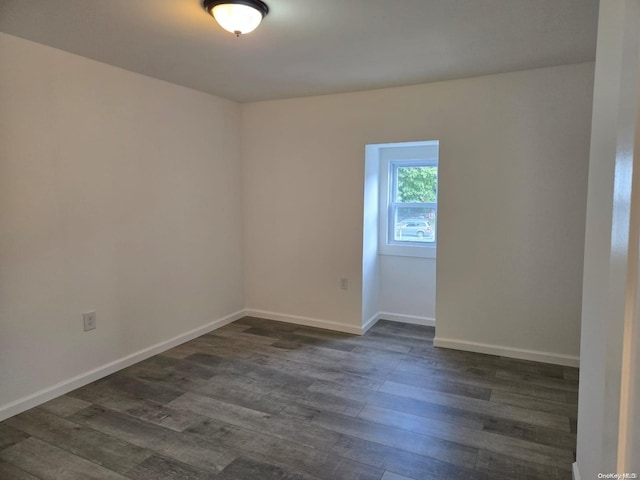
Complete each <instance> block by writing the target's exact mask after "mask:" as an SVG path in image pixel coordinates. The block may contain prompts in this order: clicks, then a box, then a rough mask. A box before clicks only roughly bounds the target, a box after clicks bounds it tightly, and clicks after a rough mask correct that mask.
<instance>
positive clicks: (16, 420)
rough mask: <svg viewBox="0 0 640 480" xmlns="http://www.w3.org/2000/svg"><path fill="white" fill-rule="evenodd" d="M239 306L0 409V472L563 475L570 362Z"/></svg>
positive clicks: (410, 331) (408, 328)
mask: <svg viewBox="0 0 640 480" xmlns="http://www.w3.org/2000/svg"><path fill="white" fill-rule="evenodd" d="M433 335H434V329H433V328H430V327H419V326H414V325H407V324H401V323H392V322H387V321H380V322H379V323H378V324H377V325H376V326H375V327H373V328H372V329H371V330H370V331H369V332H368V333H367V334H366V335H364V336H362V337H357V336H352V335H347V334H341V333H336V332H330V331H326V330H318V329H314V328H308V327H301V326H297V325H291V324H285V323H279V322H273V321H268V320H262V319H257V318H250V317H246V318H243V319H241V320H238V321H237V322H235V323H233V324H230V325H227V326H226V327H223V328H222V329H219V330H216V331H214V332H212V333H210V334H207V335H204V336H202V337H200V338H197V339H195V340H193V341H191V342H188V343H185V344H183V345H180V346H179V347H177V348H174V349H172V350H169V351H167V352H165V353H163V354H161V355H157V356H155V357H152V358H150V359H148V360H145V361H143V362H141V363H139V364H136V365H134V366H132V367H130V368H127V369H125V370H123V371H120V372H118V373H116V374H114V375H111V376H109V377H107V378H104V379H102V380H99V381H97V382H94V383H91V384H89V385H87V386H85V387H83V388H80V389H78V390H75V391H73V392H71V393H70V394H68V395H64V396H62V397H60V398H57V399H55V400H52V401H51V402H48V403H46V404H44V405H41V406H40V407H37V408H34V409H31V410H29V411H27V412H25V413H23V414H20V415H17V416H15V417H13V418H10V419H8V420H6V421H4V422H2V423H0V479H2V480H17V479H36V480H38V479H39V480H76V479H78V480H80V479H83V480H84V479H106V480H111V479H113V480H122V479H130V480H205V479H216V480H245V479H246V480H276V479H277V480H299V479H309V480H313V479H316V480H328V479H339V480H380V479H382V480H407V479H409V480H441V479H445V478H446V479H452V480H456V479H461V480H463V479H464V480H474V479H475V480H507V479H508V480H514V479H516V480H519V479H521V480H536V479H544V480H565V479H566V480H569V479H571V463H572V462H573V460H574V449H575V443H576V432H575V425H576V414H577V390H578V375H577V370H576V369H573V368H568V367H561V366H555V365H548V364H540V363H535V362H527V361H522V360H513V359H508V358H503V357H496V356H491V355H481V354H474V353H469V352H460V351H454V350H444V349H436V348H434V347H433Z"/></svg>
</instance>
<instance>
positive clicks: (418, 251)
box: [378, 245, 437, 260]
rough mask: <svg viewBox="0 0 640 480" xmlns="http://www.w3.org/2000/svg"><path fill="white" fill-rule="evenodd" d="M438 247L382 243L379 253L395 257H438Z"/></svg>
mask: <svg viewBox="0 0 640 480" xmlns="http://www.w3.org/2000/svg"><path fill="white" fill-rule="evenodd" d="M436 253H437V248H436V247H422V246H415V247H414V246H410V245H380V249H379V250H378V255H390V256H394V257H414V258H430V259H434V260H435V258H436Z"/></svg>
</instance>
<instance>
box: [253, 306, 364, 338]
mask: <svg viewBox="0 0 640 480" xmlns="http://www.w3.org/2000/svg"><path fill="white" fill-rule="evenodd" d="M245 314H246V315H247V316H250V317H258V318H265V319H267V320H275V321H277V322H285V323H295V324H296V325H304V326H306V327H316V328H323V329H325V330H335V331H338V332H345V333H353V334H354V335H362V333H363V328H362V327H356V326H351V325H345V324H343V323H337V322H331V321H329V320H320V319H318V318H310V317H299V316H297V315H288V314H286V313H276V312H267V311H265V310H254V309H252V308H247V309H246V310H245Z"/></svg>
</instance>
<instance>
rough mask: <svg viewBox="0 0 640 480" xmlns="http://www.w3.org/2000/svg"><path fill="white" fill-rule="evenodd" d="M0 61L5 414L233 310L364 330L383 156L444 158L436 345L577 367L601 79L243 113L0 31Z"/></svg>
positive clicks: (583, 71) (0, 364) (509, 83)
mask: <svg viewBox="0 0 640 480" xmlns="http://www.w3.org/2000/svg"><path fill="white" fill-rule="evenodd" d="M0 64H1V65H2V69H0V106H1V108H0V267H1V268H0V385H2V388H0V416H1V415H2V413H3V412H5V413H6V412H10V411H11V410H10V409H7V408H6V407H7V405H9V406H11V405H12V403H14V402H18V403H20V401H21V400H24V399H25V397H29V396H31V395H35V396H36V397H37V398H40V399H42V398H43V397H38V394H39V392H40V393H41V392H42V391H48V390H47V389H50V388H52V387H55V386H56V385H59V384H60V382H63V383H64V382H69V381H71V380H74V378H76V379H77V378H80V379H82V378H85V377H82V376H83V375H85V374H86V373H87V372H91V371H92V370H93V369H97V370H96V371H101V372H104V371H105V370H104V368H105V366H109V365H112V366H113V368H115V367H116V366H117V365H120V364H119V363H118V362H119V361H121V360H122V359H123V358H124V359H126V358H127V356H131V355H135V354H136V353H137V352H141V351H145V350H146V349H149V348H153V347H154V345H157V344H161V343H162V342H166V341H167V340H169V339H172V338H174V337H178V336H181V335H184V334H186V333H188V332H190V331H196V330H198V329H200V328H207V325H208V324H210V322H214V321H216V320H219V319H225V318H227V317H228V316H230V315H233V314H234V313H237V312H240V313H242V312H241V311H242V310H243V309H244V308H245V307H248V309H249V310H248V311H249V312H250V313H258V314H264V316H268V315H270V314H272V316H276V317H277V316H281V317H282V318H283V319H287V320H293V321H298V322H301V323H304V322H307V323H316V324H318V325H320V326H327V327H330V328H338V329H344V330H350V331H354V332H355V331H358V330H359V329H361V327H362V315H363V308H362V299H363V288H362V287H363V282H362V280H363V277H362V269H363V264H362V259H363V230H362V223H363V184H364V148H365V145H367V144H375V143H388V142H403V141H416V140H429V139H438V140H440V142H441V155H440V159H441V163H440V179H441V184H440V187H441V188H440V209H441V210H440V222H441V223H440V225H439V240H440V244H439V252H438V255H439V258H438V260H437V263H438V273H439V278H438V285H437V287H438V310H437V312H436V315H437V322H438V335H439V336H440V337H448V338H453V339H454V340H460V341H463V342H464V341H468V340H471V341H476V342H485V343H488V344H492V345H501V346H506V347H509V348H516V349H517V348H521V349H532V350H535V351H541V352H552V353H555V354H559V355H569V356H571V355H577V353H578V347H577V338H578V331H579V315H580V278H581V274H582V234H583V228H584V199H585V195H586V191H585V187H586V155H587V145H588V136H589V119H590V107H591V87H592V84H591V82H592V74H593V65H592V64H584V65H572V66H564V67H556V68H549V69H540V70H532V71H526V72H519V73H510V74H503V75H495V76H489V77H481V78H474V79H467V80H459V81H451V82H443V83H435V84H429V85H420V86H414V87H403V88H395V89H386V90H379V91H370V92H360V93H352V94H344V95H332V96H324V97H314V98H304V99H295V100H284V101H275V102H264V103H254V104H246V105H243V106H242V107H240V106H238V105H237V104H235V103H233V102H229V101H226V100H222V99H219V98H216V97H212V96H210V95H206V94H202V93H198V92H195V91H192V90H189V89H186V88H182V87H178V86H175V85H171V84H168V83H165V82H161V81H158V80H154V79H151V78H148V77H144V76H141V75H137V74H133V73H130V72H127V71H124V70H121V69H117V68H114V67H111V66H107V65H104V64H100V63H97V62H94V61H91V60H87V59H84V58H81V57H77V56H74V55H71V54H68V53H64V52H61V51H59V50H55V49H52V48H49V47H45V46H41V45H37V44H34V43H31V42H28V41H25V40H21V39H18V38H16V37H12V36H9V35H5V34H0ZM243 249H244V252H243ZM340 278H348V279H349V281H350V283H349V289H348V290H346V291H345V290H341V289H340ZM374 290H375V289H373V290H372V291H374ZM245 294H246V300H245ZM369 300H370V302H367V305H368V306H367V308H368V309H370V308H369V307H371V308H373V309H375V305H376V304H378V305H380V303H379V302H377V301H376V299H375V298H370V299H369ZM369 304H370V305H369ZM89 310H96V311H97V319H98V328H97V330H95V331H92V332H89V333H84V332H83V331H82V317H81V313H82V312H84V311H89ZM129 358H133V357H129ZM100 369H102V370H100ZM87 378H88V377H87ZM54 390H55V388H54ZM51 391H53V390H51ZM36 397H34V398H36ZM21 405H23V406H24V405H26V404H25V403H24V402H23V403H21ZM3 409H4V410H3Z"/></svg>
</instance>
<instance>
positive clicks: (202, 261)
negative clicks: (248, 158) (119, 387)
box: [0, 34, 244, 410]
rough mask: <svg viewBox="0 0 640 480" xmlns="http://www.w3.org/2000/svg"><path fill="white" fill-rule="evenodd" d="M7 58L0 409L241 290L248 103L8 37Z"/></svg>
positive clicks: (222, 304) (2, 121)
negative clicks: (92, 319)
mask: <svg viewBox="0 0 640 480" xmlns="http://www.w3.org/2000/svg"><path fill="white" fill-rule="evenodd" d="M0 65H1V66H2V67H0V410H1V409H2V407H6V406H7V405H8V404H10V403H11V402H14V401H16V400H18V399H23V398H24V397H25V396H27V395H31V394H34V393H36V392H38V391H41V390H42V389H46V388H49V387H51V386H53V385H55V384H57V383H58V382H62V381H66V380H69V379H71V378H73V377H74V376H76V375H81V374H83V373H86V372H88V371H90V370H92V369H94V368H98V367H103V366H104V365H107V364H109V362H113V361H117V360H118V359H121V358H123V357H125V356H127V355H130V354H132V353H134V352H137V351H140V350H142V349H145V348H148V347H149V346H152V345H154V344H156V343H159V342H162V341H165V340H168V339H170V338H172V337H174V336H177V335H180V334H183V333H185V332H188V331H189V330H192V329H196V328H198V327H201V326H203V325H206V324H208V323H209V322H212V321H214V320H217V319H220V318H223V317H225V316H227V315H230V314H232V313H234V312H236V311H238V310H241V309H243V307H244V297H243V288H244V285H243V267H242V249H241V246H242V241H241V237H242V223H241V217H242V207H241V206H242V196H241V193H240V170H239V115H240V111H239V107H238V105H237V104H235V103H233V102H229V101H226V100H222V99H219V98H215V97H212V96H210V95H206V94H203V93H199V92H196V91H193V90H189V89H187V88H183V87H178V86H175V85H171V84H169V83H165V82H162V81H159V80H155V79H152V78H148V77H145V76H142V75H138V74H134V73H131V72H127V71H125V70H121V69H118V68H114V67H111V66H107V65H104V64H100V63H97V62H94V61H91V60H87V59H84V58H81V57H78V56H74V55H71V54H68V53H65V52H62V51H59V50H55V49H52V48H49V47H45V46H42V45H38V44H35V43H31V42H28V41H25V40H22V39H18V38H16V37H12V36H9V35H5V34H0ZM88 310H96V311H97V322H98V328H97V329H96V330H95V331H92V332H88V333H84V332H83V328H82V312H84V311H88Z"/></svg>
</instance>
